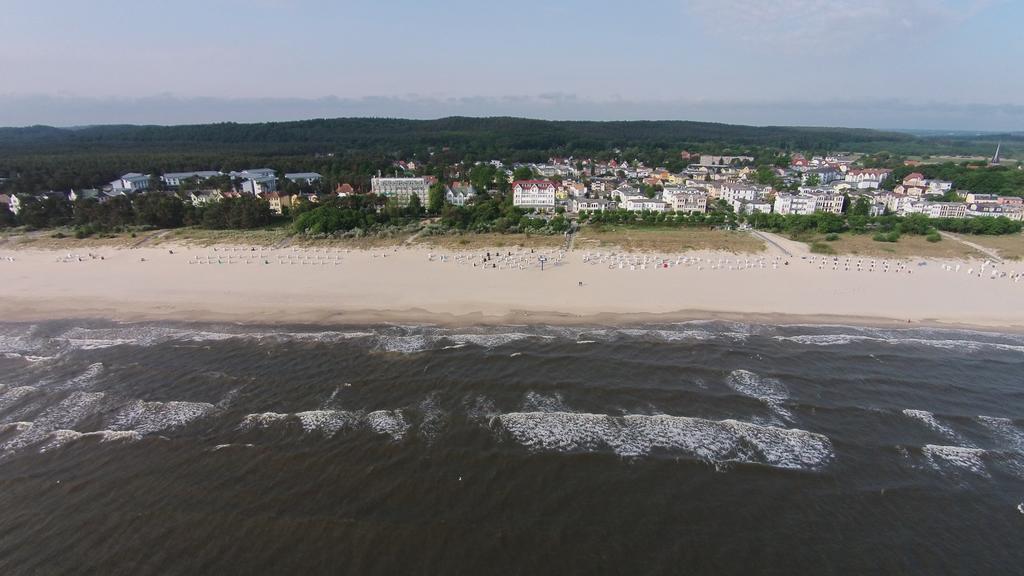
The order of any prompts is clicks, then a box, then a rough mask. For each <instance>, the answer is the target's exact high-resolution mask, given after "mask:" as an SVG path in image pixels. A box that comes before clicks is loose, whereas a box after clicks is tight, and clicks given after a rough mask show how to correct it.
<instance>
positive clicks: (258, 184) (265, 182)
mask: <svg viewBox="0 0 1024 576" xmlns="http://www.w3.org/2000/svg"><path fill="white" fill-rule="evenodd" d="M276 191H277V177H276V176H257V177H254V178H247V179H245V180H243V181H242V192H245V193H246V194H252V195H253V196H262V195H264V194H269V193H270V192H276Z"/></svg>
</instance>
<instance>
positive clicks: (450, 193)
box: [444, 182, 476, 206]
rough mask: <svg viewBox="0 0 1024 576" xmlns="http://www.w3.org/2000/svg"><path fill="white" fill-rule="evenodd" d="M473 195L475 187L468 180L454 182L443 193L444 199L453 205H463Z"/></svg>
mask: <svg viewBox="0 0 1024 576" xmlns="http://www.w3.org/2000/svg"><path fill="white" fill-rule="evenodd" d="M475 197H476V189H475V188H473V186H472V185H471V184H469V183H468V182H454V183H452V185H451V186H449V187H448V189H447V190H445V193H444V199H445V200H447V201H448V203H449V204H452V205H454V206H465V205H466V204H468V203H469V202H470V201H471V200H472V199H473V198H475Z"/></svg>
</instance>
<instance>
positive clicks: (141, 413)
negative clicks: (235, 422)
mask: <svg viewBox="0 0 1024 576" xmlns="http://www.w3.org/2000/svg"><path fill="white" fill-rule="evenodd" d="M215 410H216V408H215V407H214V405H213V404H208V403H206V402H143V401H142V400H135V401H133V402H131V403H130V404H128V405H127V406H125V407H123V408H122V409H121V410H120V411H119V412H118V413H117V415H115V416H114V418H113V420H112V421H111V424H110V428H111V430H134V431H136V432H138V433H140V434H153V433H155V432H162V431H165V430H173V429H175V428H180V427H182V426H184V425H186V424H189V423H190V422H193V421H195V420H198V419H199V418H202V417H203V416H206V415H208V414H210V413H212V412H214V411H215Z"/></svg>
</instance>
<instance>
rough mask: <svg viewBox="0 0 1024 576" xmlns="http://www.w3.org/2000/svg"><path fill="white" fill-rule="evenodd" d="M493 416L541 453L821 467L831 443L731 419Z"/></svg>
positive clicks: (565, 414) (829, 457) (830, 454)
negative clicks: (659, 454)
mask: <svg viewBox="0 0 1024 576" xmlns="http://www.w3.org/2000/svg"><path fill="white" fill-rule="evenodd" d="M498 420H499V422H500V423H501V427H502V428H503V429H504V430H505V431H506V432H508V433H509V434H510V435H511V436H512V438H513V439H515V440H516V441H517V442H519V443H520V444H522V445H523V446H526V447H528V448H530V449H534V450H542V451H552V452H578V451H600V450H611V451H613V452H614V453H616V454H618V455H620V456H644V455H647V454H649V453H650V452H652V451H654V450H664V451H667V452H670V453H675V454H684V455H687V456H690V457H693V458H696V459H699V460H702V461H707V462H746V463H756V464H765V465H768V466H772V467H777V468H787V469H800V470H819V469H822V468H824V467H825V466H826V465H827V464H828V463H829V462H830V461H831V460H832V459H833V458H834V453H833V450H832V443H831V441H830V440H829V439H828V438H827V437H825V436H823V435H821V434H815V433H813V432H807V431H804V430H797V429H784V428H773V427H767V426H757V425H754V424H747V423H745V422H738V421H735V420H725V421H721V422H718V421H713V420H704V419H701V418H690V417H684V416H667V415H654V416H648V415H641V414H632V415H627V416H621V417H615V416H609V415H605V414H580V413H572V412H555V413H551V412H513V413H508V414H501V415H500V416H498Z"/></svg>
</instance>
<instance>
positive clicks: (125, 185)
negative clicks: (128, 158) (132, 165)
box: [110, 172, 149, 192]
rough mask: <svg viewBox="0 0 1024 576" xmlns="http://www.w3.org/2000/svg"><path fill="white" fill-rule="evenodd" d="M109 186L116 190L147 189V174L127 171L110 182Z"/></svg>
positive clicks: (135, 190) (134, 190)
mask: <svg viewBox="0 0 1024 576" xmlns="http://www.w3.org/2000/svg"><path fill="white" fill-rule="evenodd" d="M110 187H111V188H112V189H113V190H116V191H118V192H141V191H143V190H148V189H149V176H147V175H146V174H139V173H138V172H129V173H127V174H125V175H124V176H121V177H120V178H118V179H117V180H114V181H113V182H111V183H110Z"/></svg>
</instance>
